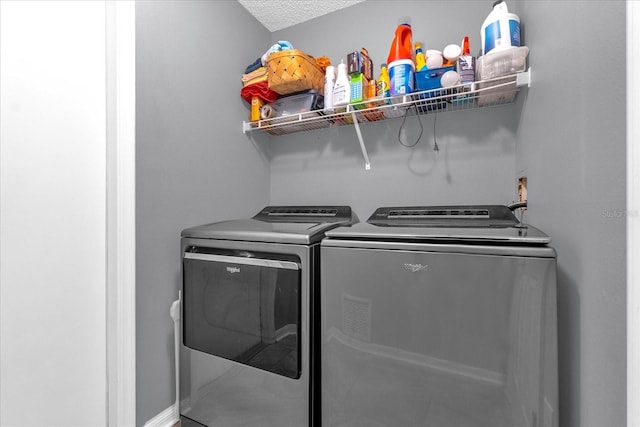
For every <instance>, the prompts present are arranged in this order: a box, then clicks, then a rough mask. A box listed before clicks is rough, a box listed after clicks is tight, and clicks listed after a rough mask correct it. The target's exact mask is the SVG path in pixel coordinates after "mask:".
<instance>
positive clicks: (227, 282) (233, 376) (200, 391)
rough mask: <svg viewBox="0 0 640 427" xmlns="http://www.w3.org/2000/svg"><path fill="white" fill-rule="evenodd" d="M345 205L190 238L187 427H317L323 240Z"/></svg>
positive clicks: (185, 262) (206, 229)
mask: <svg viewBox="0 0 640 427" xmlns="http://www.w3.org/2000/svg"><path fill="white" fill-rule="evenodd" d="M353 221H354V216H353V215H352V212H351V209H350V208H349V207H347V206H320V207H318V206H275V207H274V206H270V207H266V208H264V209H263V210H262V211H261V212H259V213H258V214H257V215H255V216H254V217H253V218H251V219H238V220H231V221H222V222H217V223H212V224H207V225H202V226H197V227H192V228H188V229H186V230H184V231H183V232H182V239H181V248H182V282H183V287H182V316H181V318H182V322H183V323H182V338H183V340H182V341H183V344H184V345H183V347H182V352H181V357H180V362H181V367H180V383H181V384H180V414H181V418H182V420H183V425H205V426H223V427H230V426H242V427H251V426H256V427H257V426H260V427H270V426H273V427H287V426H289V427H300V426H312V425H314V419H316V418H317V417H318V414H317V413H315V412H314V409H315V408H317V404H316V403H314V402H316V401H317V400H318V393H317V381H318V379H319V377H318V368H319V364H318V363H317V359H318V355H319V349H318V346H317V340H318V333H316V332H317V331H318V329H319V324H318V313H319V308H318V301H319V295H318V287H319V280H318V279H319V273H320V270H319V268H320V264H319V263H320V259H319V255H320V240H321V239H322V238H323V237H324V233H325V232H326V231H327V230H330V229H332V228H335V227H337V226H339V225H341V224H350V223H352V222H353Z"/></svg>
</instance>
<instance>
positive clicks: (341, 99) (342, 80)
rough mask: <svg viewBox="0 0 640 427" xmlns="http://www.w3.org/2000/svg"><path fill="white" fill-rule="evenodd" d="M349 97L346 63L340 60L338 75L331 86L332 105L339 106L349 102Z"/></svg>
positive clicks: (349, 89) (349, 88) (349, 87)
mask: <svg viewBox="0 0 640 427" xmlns="http://www.w3.org/2000/svg"><path fill="white" fill-rule="evenodd" d="M350 99H351V86H350V82H349V75H348V74H347V64H345V63H344V62H340V64H339V65H338V77H337V78H336V82H335V85H334V86H333V106H334V107H340V106H343V105H347V104H349V101H350Z"/></svg>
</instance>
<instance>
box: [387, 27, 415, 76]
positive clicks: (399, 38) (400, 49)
mask: <svg viewBox="0 0 640 427" xmlns="http://www.w3.org/2000/svg"><path fill="white" fill-rule="evenodd" d="M411 38H412V33H411V20H410V19H409V18H408V17H403V18H401V19H400V25H398V27H397V28H396V33H395V37H394V38H393V42H391V49H389V56H388V57H387V65H389V64H391V63H392V62H394V61H399V60H401V59H411V60H413V43H412V41H411Z"/></svg>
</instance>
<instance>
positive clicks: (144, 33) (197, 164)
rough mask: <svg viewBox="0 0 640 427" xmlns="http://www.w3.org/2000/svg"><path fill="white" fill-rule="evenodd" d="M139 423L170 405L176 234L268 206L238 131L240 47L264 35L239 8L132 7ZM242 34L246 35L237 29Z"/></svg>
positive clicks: (200, 4) (255, 163)
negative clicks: (133, 23) (135, 54)
mask: <svg viewBox="0 0 640 427" xmlns="http://www.w3.org/2000/svg"><path fill="white" fill-rule="evenodd" d="M136 15H137V17H136V52H137V59H136V69H137V70H136V78H137V82H136V83H137V88H136V98H137V108H136V114H137V119H136V122H137V124H136V127H137V130H136V145H137V147H136V157H137V160H136V169H137V171H136V173H137V175H136V192H137V197H136V202H137V205H136V240H137V241H136V247H137V253H136V270H137V273H136V281H137V285H136V286H137V289H136V312H137V313H136V316H137V320H136V345H137V348H136V361H137V367H136V370H137V381H136V385H137V390H136V396H137V397H136V398H137V424H138V425H143V424H144V423H145V422H146V421H148V420H149V419H150V418H152V417H154V416H155V415H157V414H158V413H160V412H161V411H163V410H164V409H166V408H167V407H169V406H171V404H173V402H174V400H175V395H174V390H175V383H174V379H173V378H174V371H173V363H174V362H173V322H172V320H171V318H170V317H169V306H170V304H171V302H172V301H173V300H175V299H176V298H177V295H178V288H179V285H180V276H179V275H180V250H179V237H180V231H181V230H182V229H184V228H185V227H188V226H191V225H197V224H203V223H206V222H212V221H216V220H222V219H229V218H233V217H238V216H246V215H247V214H248V213H251V212H257V211H258V210H259V209H260V208H261V207H263V206H264V205H266V204H267V203H268V202H269V164H268V161H266V160H265V159H263V158H262V157H261V152H260V151H259V150H256V149H255V147H254V146H253V145H252V144H251V143H250V142H248V141H247V139H246V138H245V137H244V136H243V135H242V132H241V129H242V128H241V121H242V119H243V118H245V117H248V111H249V110H248V107H247V106H246V105H245V104H244V101H242V100H241V98H240V96H239V91H240V87H241V86H240V74H241V71H242V70H244V68H245V66H246V65H247V64H248V63H249V62H251V61H252V60H253V59H255V58H250V56H247V54H246V52H245V51H243V46H247V45H251V44H252V43H254V41H255V40H265V39H268V38H269V37H270V35H269V32H268V31H267V30H266V29H265V28H264V27H262V26H261V25H260V24H258V23H257V22H256V21H255V20H254V18H253V17H251V16H250V15H249V14H248V13H247V12H246V11H245V10H244V8H242V6H240V5H239V4H238V3H237V2H235V1H234V2H230V1H224V2H218V1H208V2H204V1H193V2H191V1H178V2H172V1H156V2H146V1H138V2H137V7H136ZM239 28H242V30H241V31H240V30H238V29H239Z"/></svg>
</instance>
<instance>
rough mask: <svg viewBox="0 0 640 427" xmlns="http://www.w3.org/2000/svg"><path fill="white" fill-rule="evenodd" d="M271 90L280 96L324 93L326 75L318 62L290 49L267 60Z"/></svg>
mask: <svg viewBox="0 0 640 427" xmlns="http://www.w3.org/2000/svg"><path fill="white" fill-rule="evenodd" d="M267 70H268V77H267V81H268V83H269V89H271V90H272V91H274V92H277V93H279V94H280V95H288V94H291V93H295V92H300V91H303V90H309V89H315V90H316V91H318V92H319V93H323V92H324V74H323V73H322V69H321V68H320V67H319V66H318V64H317V63H316V60H315V59H313V58H312V57H311V56H309V55H307V54H306V53H304V52H302V51H299V50H296V49H289V50H284V51H282V52H274V53H272V54H271V55H269V57H268V59H267Z"/></svg>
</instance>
